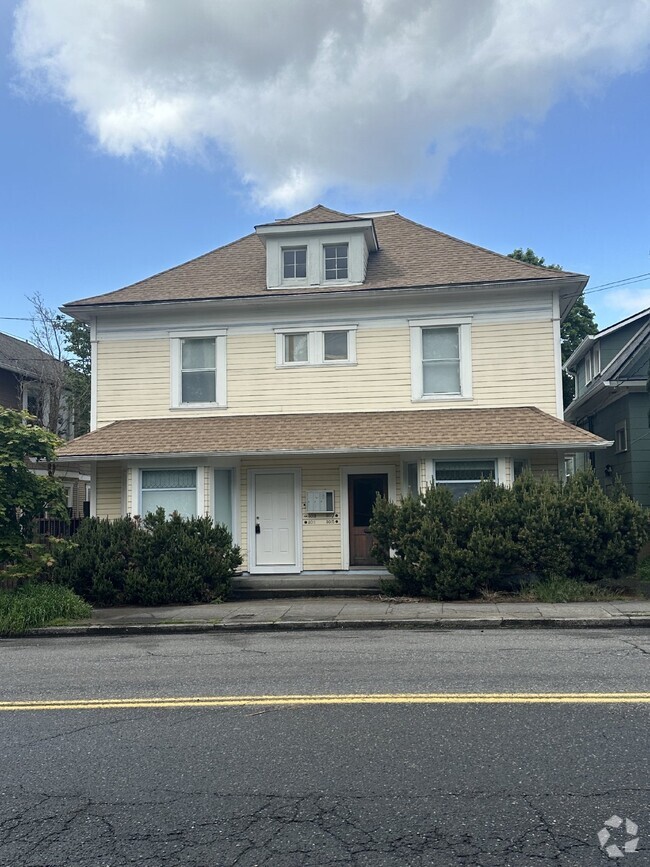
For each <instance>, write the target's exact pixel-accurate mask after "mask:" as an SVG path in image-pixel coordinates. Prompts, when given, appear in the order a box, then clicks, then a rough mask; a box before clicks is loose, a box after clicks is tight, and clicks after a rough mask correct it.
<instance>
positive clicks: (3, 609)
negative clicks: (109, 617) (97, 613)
mask: <svg viewBox="0 0 650 867" xmlns="http://www.w3.org/2000/svg"><path fill="white" fill-rule="evenodd" d="M91 611H92V609H91V607H90V605H88V603H87V602H84V600H83V599H80V598H79V596H77V594H76V593H73V591H72V590H70V589H69V588H67V587H61V586H58V585H56V584H31V583H28V584H23V585H22V586H21V587H19V588H18V589H17V590H0V635H2V636H6V635H19V634H20V633H21V632H25V631H26V630H28V629H36V628H38V627H40V626H50V625H52V624H55V623H60V622H62V621H69V620H79V619H81V618H84V617H90V614H91Z"/></svg>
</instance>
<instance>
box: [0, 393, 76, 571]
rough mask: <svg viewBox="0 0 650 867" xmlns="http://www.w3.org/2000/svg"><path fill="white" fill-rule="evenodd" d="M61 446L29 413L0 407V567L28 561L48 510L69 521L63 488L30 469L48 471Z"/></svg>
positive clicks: (53, 514) (48, 476) (47, 477)
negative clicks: (35, 529) (35, 526)
mask: <svg viewBox="0 0 650 867" xmlns="http://www.w3.org/2000/svg"><path fill="white" fill-rule="evenodd" d="M60 444H61V440H60V439H59V438H58V437H57V436H56V435H55V434H53V433H52V432H51V431H48V430H45V429H44V428H42V427H39V426H38V425H35V424H32V423H31V422H30V416H29V415H28V414H27V413H25V412H17V411H16V410H13V409H5V408H4V407H2V406H0V567H3V566H6V565H8V564H11V563H16V562H20V561H21V560H23V559H24V558H25V557H26V554H27V547H26V546H27V545H28V544H29V542H30V541H31V535H32V533H31V529H32V522H33V520H34V518H36V517H38V516H39V515H42V514H43V512H45V511H46V510H47V511H48V512H49V513H50V514H51V515H52V516H53V517H61V518H67V515H68V513H67V509H66V500H65V495H64V492H63V488H62V486H61V485H60V484H59V482H58V481H57V480H56V479H55V478H54V477H53V476H51V475H49V474H46V475H36V473H34V472H32V470H31V468H30V462H31V461H32V460H33V461H37V462H38V464H39V465H40V466H41V467H43V468H48V465H49V464H50V463H52V462H53V461H54V459H55V451H56V448H57V447H58V446H59V445H60Z"/></svg>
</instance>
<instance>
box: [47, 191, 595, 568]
mask: <svg viewBox="0 0 650 867" xmlns="http://www.w3.org/2000/svg"><path fill="white" fill-rule="evenodd" d="M586 282H587V277H585V276H582V275H580V274H571V273H567V272H563V271H550V270H548V269H546V268H540V267H536V266H533V265H528V264H525V263H522V262H519V261H517V260H514V259H510V258H508V257H505V256H501V255H498V254H496V253H492V252H490V251H488V250H485V249H482V248H480V247H475V246H473V245H471V244H468V243H466V242H464V241H459V240H456V239H455V238H451V237H449V236H448V235H444V234H442V233H440V232H437V231H434V230H432V229H429V228H427V227H425V226H421V225H419V224H417V223H414V222H411V221H410V220H407V219H405V218H404V217H402V216H400V215H398V214H395V213H394V212H382V213H375V214H356V215H355V214H343V213H339V212H337V211H332V210H330V209H328V208H324V207H322V206H320V205H319V206H317V207H315V208H313V209H311V210H309V211H306V212H304V213H301V214H298V215H296V216H294V217H292V218H290V219H287V220H279V221H277V222H274V223H271V224H265V225H260V226H257V228H256V229H255V232H253V233H252V234H250V235H247V236H246V237H244V238H241V239H240V240H238V241H235V242H233V243H231V244H228V245H226V246H225V247H221V248H219V249H217V250H214V251H212V252H210V253H207V254H206V255H204V256H201V257H199V258H198V259H194V260H193V261H191V262H187V263H185V264H183V265H180V266H178V267H176V268H172V269H170V270H168V271H164V272H162V273H160V274H158V275H156V276H154V277H151V278H149V279H147V280H143V281H141V282H139V283H136V284H134V285H132V286H128V287H126V288H124V289H120V290H119V291H116V292H110V293H108V294H105V295H99V296H96V297H92V298H86V299H83V300H81V301H75V302H72V303H70V304H67V305H65V307H64V308H63V309H64V310H65V312H66V313H68V314H70V315H71V316H75V317H77V318H78V319H80V320H82V321H84V322H88V323H89V324H90V327H91V338H92V362H93V398H92V420H91V432H90V433H89V434H87V435H86V436H83V437H80V438H79V439H77V440H75V441H73V442H71V443H70V444H69V445H67V446H66V447H64V448H63V449H62V451H61V458H62V459H63V460H79V459H84V460H90V461H91V462H92V467H93V471H92V472H93V480H94V481H93V493H92V497H93V500H92V510H93V513H94V514H96V515H100V516H108V517H110V518H115V517H117V516H119V515H123V514H127V513H131V514H142V513H144V512H147V511H149V510H152V509H154V508H155V507H157V506H164V507H165V508H166V509H168V510H172V509H177V510H178V511H179V512H181V513H183V514H193V513H197V512H200V513H206V514H210V515H212V516H213V517H214V518H215V519H216V520H218V521H222V522H224V523H226V524H227V525H228V526H230V527H231V528H232V531H233V535H234V538H235V540H236V541H237V542H238V543H239V544H240V545H241V547H242V551H243V555H244V558H245V559H244V568H245V569H247V570H249V571H250V572H251V573H254V574H258V573H274V572H275V573H290V572H294V573H295V572H301V571H305V572H309V571H314V572H317V571H330V570H335V571H336V570H349V569H363V568H367V567H370V566H372V565H373V560H372V557H371V554H370V547H371V539H370V537H369V535H368V533H367V528H368V522H369V518H370V513H371V509H372V506H373V503H374V501H375V498H376V496H377V494H378V493H380V494H382V495H384V496H388V497H389V498H391V499H399V498H400V497H403V496H405V495H407V494H408V493H411V492H415V491H417V490H422V489H424V488H425V486H427V485H429V484H437V485H445V486H447V487H449V488H450V489H451V490H452V491H453V492H454V493H455V494H456V495H457V496H460V495H462V494H463V493H464V492H466V491H469V490H471V489H472V488H474V487H475V486H476V485H478V483H479V481H480V480H481V479H487V478H493V479H496V480H497V481H499V482H501V483H503V484H506V485H509V484H511V483H512V481H513V479H514V478H515V477H516V476H517V475H518V474H519V473H521V472H522V471H523V470H524V468H526V467H530V468H531V469H532V470H533V472H534V473H538V474H539V473H543V472H548V473H551V474H552V475H553V476H555V477H558V475H559V473H560V472H561V471H563V467H564V461H565V457H566V456H567V455H568V454H569V455H573V454H576V453H577V452H581V451H592V450H598V449H600V448H603V447H606V445H607V443H606V442H605V441H604V440H602V439H600V438H599V437H597V436H595V435H594V434H591V433H587V432H585V431H582V430H579V429H577V428H575V427H574V426H573V425H569V424H566V423H565V422H564V421H562V420H561V418H562V376H561V362H560V321H561V317H562V316H565V315H566V314H567V312H568V310H569V309H570V308H571V305H572V304H573V302H574V301H575V299H576V298H577V297H578V296H579V295H580V292H581V291H582V289H583V287H584V285H585V283H586Z"/></svg>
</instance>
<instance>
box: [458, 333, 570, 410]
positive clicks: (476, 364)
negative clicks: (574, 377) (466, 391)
mask: <svg viewBox="0 0 650 867" xmlns="http://www.w3.org/2000/svg"><path fill="white" fill-rule="evenodd" d="M553 345H554V344H553V328H552V324H551V322H550V321H548V322H544V321H540V322H517V323H511V324H507V325H480V326H479V325H477V326H475V327H474V328H473V329H472V367H473V374H474V375H473V379H474V402H475V404H476V405H477V406H508V405H514V404H518V405H520V406H521V405H529V404H530V405H533V406H537V407H539V408H540V409H543V410H544V411H545V412H548V413H551V414H552V415H555V413H556V391H555V363H554V354H553Z"/></svg>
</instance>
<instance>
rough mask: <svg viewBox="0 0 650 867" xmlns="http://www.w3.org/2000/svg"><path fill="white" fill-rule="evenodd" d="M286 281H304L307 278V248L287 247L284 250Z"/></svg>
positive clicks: (284, 277)
mask: <svg viewBox="0 0 650 867" xmlns="http://www.w3.org/2000/svg"><path fill="white" fill-rule="evenodd" d="M282 276H283V279H284V280H304V279H305V278H306V277H307V248H306V247H286V248H284V249H283V250H282Z"/></svg>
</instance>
